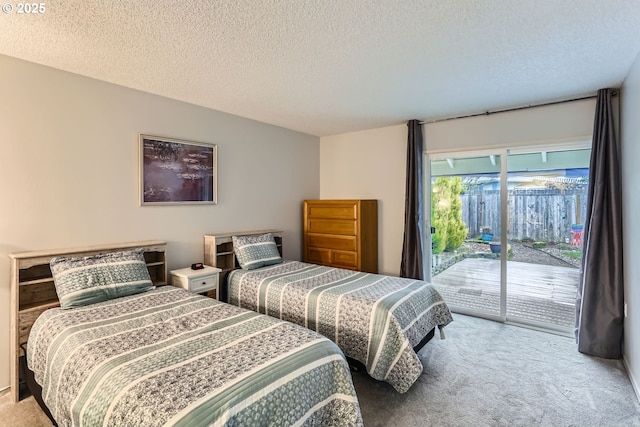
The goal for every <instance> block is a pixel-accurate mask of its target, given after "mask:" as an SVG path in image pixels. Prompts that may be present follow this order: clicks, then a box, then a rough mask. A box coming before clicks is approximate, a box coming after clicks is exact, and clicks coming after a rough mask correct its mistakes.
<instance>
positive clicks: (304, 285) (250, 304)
mask: <svg viewBox="0 0 640 427" xmlns="http://www.w3.org/2000/svg"><path fill="white" fill-rule="evenodd" d="M228 295H229V302H230V303H231V304H234V305H238V306H240V307H244V308H248V309H250V310H254V311H257V312H260V313H265V314H268V315H270V316H274V317H277V318H280V319H283V320H288V321H290V322H293V323H297V324H299V325H302V326H305V327H307V328H310V329H312V330H314V331H318V332H320V333H321V334H322V335H324V336H326V337H327V338H330V339H331V340H332V341H333V342H335V343H336V344H338V346H339V347H340V348H341V349H342V351H343V352H344V354H345V355H346V356H347V357H351V358H353V359H355V360H358V361H360V362H361V363H363V364H364V365H365V366H366V368H367V372H368V373H369V375H371V376H372V377H373V378H375V379H377V380H381V381H386V382H388V383H389V384H391V385H392V386H393V387H394V388H395V389H396V390H397V391H399V392H400V393H404V392H405V391H407V390H408V389H409V388H410V387H411V385H412V384H413V383H414V382H415V381H416V380H417V379H418V377H419V376H420V374H421V373H422V363H421V362H420V359H419V358H418V356H417V354H416V353H415V351H414V350H413V347H415V346H417V345H418V344H419V343H420V341H421V340H422V339H423V338H424V337H425V336H426V335H427V334H428V333H429V332H430V331H431V330H432V329H433V328H435V327H436V326H437V327H439V328H442V327H444V326H445V325H447V324H449V322H451V321H452V320H453V318H452V317H451V312H450V311H449V308H448V307H447V305H446V304H445V302H444V301H443V300H442V297H441V296H440V294H439V293H438V292H437V291H436V290H435V288H433V286H431V285H430V284H428V283H427V282H423V281H419V280H413V279H403V278H399V277H392V276H383V275H378V274H370V273H361V272H358V271H351V270H344V269H339V268H332V267H323V266H319V265H314V264H307V263H303V262H298V261H287V262H285V263H283V264H277V265H273V266H269V267H263V268H259V269H256V270H234V271H232V272H231V273H230V274H229V278H228Z"/></svg>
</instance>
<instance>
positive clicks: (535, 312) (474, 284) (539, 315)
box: [432, 258, 579, 329]
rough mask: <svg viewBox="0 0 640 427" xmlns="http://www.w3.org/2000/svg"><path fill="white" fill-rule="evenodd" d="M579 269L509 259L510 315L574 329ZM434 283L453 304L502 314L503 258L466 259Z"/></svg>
mask: <svg viewBox="0 0 640 427" xmlns="http://www.w3.org/2000/svg"><path fill="white" fill-rule="evenodd" d="M578 273H579V270H578V269H577V268H571V267H556V266H547V265H540V264H529V263H525V262H515V261H507V317H512V318H518V319H523V320H533V321H536V322H540V323H546V324H550V325H554V326H559V327H561V328H567V329H571V328H573V325H574V322H575V298H576V290H577V286H578ZM432 283H433V284H434V285H435V287H436V288H437V289H438V291H439V292H440V293H441V294H442V297H443V298H444V299H445V301H446V302H447V303H448V304H449V305H450V306H452V307H453V308H454V309H455V308H456V307H464V308H469V309H474V310H481V311H484V312H489V313H491V314H499V313H500V260H497V259H485V258H465V259H464V260H462V261H460V262H458V263H456V264H454V265H452V266H451V267H449V268H448V269H446V270H444V271H443V272H441V273H440V274H438V275H437V276H434V277H433V279H432Z"/></svg>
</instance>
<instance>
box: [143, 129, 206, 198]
mask: <svg viewBox="0 0 640 427" xmlns="http://www.w3.org/2000/svg"><path fill="white" fill-rule="evenodd" d="M139 145H140V205H142V206H144V205H175V204H213V205H215V204H217V203H218V146H217V145H216V144H207V143H203V142H194V141H186V140H181V139H174V138H166V137H161V136H154V135H146V134H140V140H139Z"/></svg>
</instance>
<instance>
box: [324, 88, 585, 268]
mask: <svg viewBox="0 0 640 427" xmlns="http://www.w3.org/2000/svg"><path fill="white" fill-rule="evenodd" d="M594 111H595V100H593V99H589V100H583V101H576V102H570V103H565V104H557V105H553V106H546V107H537V108H529V109H526V110H520V111H514V112H505V113H499V114H493V115H489V116H478V117H471V118H466V119H457V120H448V121H442V122H437V123H427V124H425V125H424V135H425V147H426V150H427V152H429V153H437V152H446V151H461V150H472V149H473V150H475V149H484V148H496V147H513V146H524V145H531V144H539V143H545V144H547V143H549V144H553V143H560V142H567V141H576V140H584V139H585V138H586V139H590V138H591V132H592V129H593V115H594ZM406 149H407V126H406V124H401V125H396V126H389V127H385V128H379V129H372V130H366V131H362V132H352V133H347V134H342V135H335V136H328V137H322V138H320V196H321V198H323V199H340V198H342V199H348V198H372V199H378V201H379V204H380V206H379V208H378V214H379V223H378V235H379V239H380V242H379V243H380V244H379V247H380V252H379V266H380V272H382V273H386V274H391V275H398V274H399V272H400V262H401V256H402V240H403V232H404V231H403V230H404V198H405V170H406Z"/></svg>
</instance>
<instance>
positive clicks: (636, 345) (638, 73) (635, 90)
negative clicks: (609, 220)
mask: <svg viewBox="0 0 640 427" xmlns="http://www.w3.org/2000/svg"><path fill="white" fill-rule="evenodd" d="M621 92H622V93H621V109H620V122H621V134H620V135H621V136H620V140H621V142H622V143H621V152H622V156H621V157H622V165H621V167H622V217H623V224H622V230H623V236H624V242H623V247H624V261H623V262H624V299H625V301H626V303H627V318H626V319H624V360H625V365H626V367H627V371H628V373H629V377H630V378H631V383H632V384H633V387H634V389H635V391H636V395H637V396H638V398H639V399H640V377H639V375H640V286H639V285H640V264H639V263H638V260H640V245H638V236H640V221H638V219H637V218H636V217H637V216H638V212H640V191H638V182H640V168H639V167H638V162H639V161H640V120H638V117H640V55H638V58H637V59H636V61H635V63H634V65H633V66H632V68H631V70H630V71H629V74H628V76H627V78H626V79H625V81H624V84H623V85H622V90H621ZM636 307H637V308H636ZM636 310H638V311H637V312H636Z"/></svg>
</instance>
